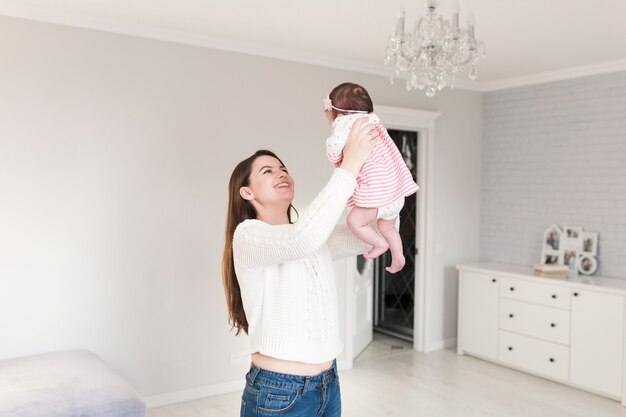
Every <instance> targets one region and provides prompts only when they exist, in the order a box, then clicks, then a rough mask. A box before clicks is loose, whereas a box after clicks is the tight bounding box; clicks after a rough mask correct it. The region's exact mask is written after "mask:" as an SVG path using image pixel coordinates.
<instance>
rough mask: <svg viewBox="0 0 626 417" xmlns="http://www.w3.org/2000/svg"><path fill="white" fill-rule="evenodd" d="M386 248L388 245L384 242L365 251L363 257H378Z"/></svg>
mask: <svg viewBox="0 0 626 417" xmlns="http://www.w3.org/2000/svg"><path fill="white" fill-rule="evenodd" d="M387 249H389V245H388V244H387V243H384V244H383V245H381V246H374V247H373V248H372V249H371V250H370V251H369V252H365V253H364V254H363V257H364V258H365V259H374V258H378V257H379V256H380V255H382V254H383V253H385V252H387Z"/></svg>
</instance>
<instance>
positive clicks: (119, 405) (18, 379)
mask: <svg viewBox="0 0 626 417" xmlns="http://www.w3.org/2000/svg"><path fill="white" fill-rule="evenodd" d="M145 415H146V405H145V403H144V402H143V400H142V399H141V398H140V397H139V396H138V395H137V393H136V392H135V390H134V389H133V387H131V386H130V384H129V383H128V382H126V381H125V380H124V379H122V378H121V377H120V376H119V375H117V373H115V371H113V369H111V367H110V366H109V365H108V364H107V363H105V362H104V361H103V360H102V359H100V358H99V357H98V356H96V355H95V354H93V353H91V352H89V351H86V350H72V351H64V352H55V353H47V354H43V355H35V356H29V357H23V358H16V359H9V360H3V361H0V417H145Z"/></svg>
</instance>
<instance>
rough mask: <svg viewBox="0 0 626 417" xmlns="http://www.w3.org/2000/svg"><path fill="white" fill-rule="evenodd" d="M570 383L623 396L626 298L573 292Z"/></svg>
mask: <svg viewBox="0 0 626 417" xmlns="http://www.w3.org/2000/svg"><path fill="white" fill-rule="evenodd" d="M571 323H572V324H571V326H572V335H571V354H570V382H572V383H573V384H577V385H581V386H583V387H588V388H590V389H593V390H596V391H600V392H604V393H607V394H609V395H614V396H621V394H622V368H623V364H622V361H623V358H622V347H623V335H624V333H623V331H624V297H622V296H619V295H612V294H604V293H599V292H593V291H587V290H578V289H574V290H573V291H572V318H571Z"/></svg>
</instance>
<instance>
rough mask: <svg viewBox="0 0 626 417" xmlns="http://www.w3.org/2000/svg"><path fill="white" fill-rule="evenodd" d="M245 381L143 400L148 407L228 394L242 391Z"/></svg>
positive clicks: (169, 393) (170, 393)
mask: <svg viewBox="0 0 626 417" xmlns="http://www.w3.org/2000/svg"><path fill="white" fill-rule="evenodd" d="M245 384H246V381H245V379H244V378H243V376H242V378H241V379H240V380H239V379H238V380H236V381H229V382H221V383H219V384H211V385H205V386H202V387H196V388H191V389H186V390H182V391H174V392H168V393H165V394H159V395H153V396H151V397H146V398H144V399H143V400H144V401H145V402H146V406H147V407H148V408H154V407H160V406H162V405H169V404H176V403H182V402H185V401H192V400H197V399H199V398H206V397H210V396H213V395H221V394H229V393H231V392H236V391H242V390H243V387H244V386H245Z"/></svg>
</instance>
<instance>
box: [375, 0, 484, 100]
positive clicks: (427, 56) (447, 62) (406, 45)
mask: <svg viewBox="0 0 626 417" xmlns="http://www.w3.org/2000/svg"><path fill="white" fill-rule="evenodd" d="M425 2H426V16H424V17H420V18H419V20H418V21H417V22H415V28H414V29H413V33H405V32H404V15H405V13H404V12H401V13H399V14H398V19H397V22H396V27H395V29H394V30H393V32H392V33H391V36H390V37H389V46H388V47H387V56H386V57H385V65H388V66H391V68H392V74H391V83H392V84H393V78H394V77H398V76H406V88H407V90H411V89H413V88H419V89H420V90H423V89H424V88H425V89H426V95H427V96H428V97H433V96H434V95H435V93H436V92H437V91H438V90H441V89H443V88H444V87H446V86H450V88H454V79H455V76H456V75H457V73H458V72H460V71H466V70H467V71H468V77H469V79H470V80H475V79H476V78H477V77H478V73H477V72H476V64H477V62H478V60H479V59H480V58H482V57H484V56H485V44H484V43H483V42H481V41H478V40H476V39H475V38H474V16H473V15H472V14H471V13H470V14H469V16H468V18H467V29H461V28H460V27H459V3H458V0H452V2H453V4H452V22H450V21H449V20H445V19H443V17H441V16H439V15H438V14H437V7H438V6H439V0H425Z"/></svg>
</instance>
